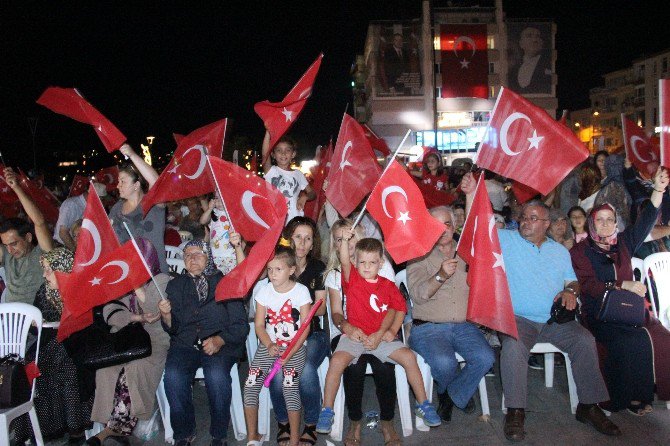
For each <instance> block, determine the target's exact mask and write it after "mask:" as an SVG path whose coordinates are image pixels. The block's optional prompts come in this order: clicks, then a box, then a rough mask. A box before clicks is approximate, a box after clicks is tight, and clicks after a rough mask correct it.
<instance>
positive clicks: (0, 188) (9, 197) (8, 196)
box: [0, 164, 19, 204]
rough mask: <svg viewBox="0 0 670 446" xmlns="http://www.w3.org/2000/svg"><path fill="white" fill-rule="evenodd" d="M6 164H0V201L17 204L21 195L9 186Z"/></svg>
mask: <svg viewBox="0 0 670 446" xmlns="http://www.w3.org/2000/svg"><path fill="white" fill-rule="evenodd" d="M4 172H5V166H4V165H3V164H0V203H3V204H16V203H17V202H18V201H19V197H18V196H17V195H16V193H15V192H14V191H13V190H12V188H11V187H9V184H7V181H5V174H4Z"/></svg>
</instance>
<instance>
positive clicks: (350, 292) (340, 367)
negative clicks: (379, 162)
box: [316, 229, 441, 434]
mask: <svg viewBox="0 0 670 446" xmlns="http://www.w3.org/2000/svg"><path fill="white" fill-rule="evenodd" d="M353 235H354V232H353V229H348V230H345V231H344V233H343V238H344V239H345V240H347V241H348V240H349V239H351V238H352V237H353ZM383 254H384V247H383V246H382V243H381V242H380V241H379V240H377V239H373V238H364V239H362V240H360V241H359V242H358V243H356V257H355V261H356V268H352V267H351V266H352V265H351V261H350V260H349V259H350V256H349V243H346V242H344V241H343V243H341V244H340V261H341V268H342V271H341V273H342V291H343V292H344V295H345V296H346V306H347V320H346V321H345V322H343V324H344V323H347V324H350V325H352V326H353V327H354V328H355V329H354V331H353V333H352V334H351V336H347V335H342V336H341V338H340V342H339V343H338V344H337V348H336V349H335V352H334V353H333V357H332V358H331V360H330V366H329V367H328V373H327V374H326V388H325V389H324V392H323V409H321V414H319V421H318V422H317V424H316V431H317V432H318V433H320V434H328V433H330V431H331V428H332V425H333V420H334V418H335V412H334V411H333V404H334V402H335V394H336V393H337V390H338V388H339V385H340V378H341V377H342V373H343V372H344V369H345V368H347V366H349V364H351V363H352V362H353V363H355V362H357V361H358V358H359V357H360V356H361V355H362V354H363V353H367V354H371V355H374V356H376V357H377V358H379V360H381V361H384V362H392V363H395V364H400V365H401V366H403V367H404V368H405V372H406V373H407V380H408V381H409V384H410V386H411V387H412V390H413V391H414V395H415V396H416V400H417V401H419V402H421V404H417V406H416V409H415V412H416V414H417V416H420V417H421V418H423V419H424V421H425V423H426V425H428V426H439V425H440V424H441V420H440V417H439V415H437V412H436V411H435V408H434V407H433V405H432V404H431V403H430V402H428V400H427V399H426V391H425V387H424V384H423V378H422V377H421V372H420V371H419V365H418V364H417V362H416V356H415V355H414V353H413V352H412V350H410V349H409V348H407V347H406V346H405V344H403V343H402V342H400V341H398V340H396V339H395V338H396V333H392V332H391V331H390V330H389V329H390V327H391V324H392V322H393V319H394V318H395V316H396V312H398V311H399V312H401V313H405V311H406V307H405V301H404V299H403V297H402V295H401V294H400V291H398V289H397V288H396V286H395V284H394V283H393V282H391V281H390V280H388V279H385V278H383V277H380V276H379V275H378V273H379V270H380V269H381V267H382V262H383V261H384V260H383Z"/></svg>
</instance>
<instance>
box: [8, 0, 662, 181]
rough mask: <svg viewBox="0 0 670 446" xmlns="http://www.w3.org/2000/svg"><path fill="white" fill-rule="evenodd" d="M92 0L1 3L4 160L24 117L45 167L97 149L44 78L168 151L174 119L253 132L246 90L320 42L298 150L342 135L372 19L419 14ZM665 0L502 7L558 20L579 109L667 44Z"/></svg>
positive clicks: (277, 92)
mask: <svg viewBox="0 0 670 446" xmlns="http://www.w3.org/2000/svg"><path fill="white" fill-rule="evenodd" d="M8 3H9V4H8ZM97 3H98V2H83V1H79V2H74V1H69V2H53V1H51V2H37V1H22V2H19V1H16V2H3V4H2V5H1V6H0V36H1V37H0V39H1V40H0V42H1V43H0V55H1V57H2V67H3V69H2V73H1V74H0V76H1V79H2V81H1V82H0V148H1V149H2V152H3V154H4V156H5V160H6V161H7V163H8V164H10V165H19V166H21V167H24V168H29V167H31V166H32V137H31V132H30V126H29V118H31V117H32V118H35V117H36V118H38V120H37V130H36V137H35V146H36V148H37V153H38V161H37V164H38V168H39V169H41V170H42V169H48V168H50V167H53V165H54V158H57V157H58V156H59V153H62V152H64V151H71V152H82V153H85V152H90V151H91V150H92V149H94V148H97V149H98V152H100V151H101V149H102V144H101V143H100V141H99V140H98V139H97V137H96V136H95V133H94V132H93V130H92V129H91V128H90V127H88V126H85V125H83V124H80V123H77V122H74V121H71V120H69V119H68V118H65V117H61V116H58V115H56V114H54V113H52V112H50V111H49V110H47V109H45V108H43V107H41V106H39V105H37V104H35V100H36V99H37V98H38V97H39V95H40V94H41V93H42V91H43V90H44V89H45V88H46V87H48V86H62V87H77V88H79V90H80V91H81V92H82V94H83V95H84V96H85V97H86V98H87V99H88V100H89V101H90V102H91V103H92V104H93V105H94V106H96V107H97V108H98V109H99V110H100V111H101V112H102V113H103V114H104V115H106V116H107V117H108V118H109V119H110V120H111V121H112V122H114V123H115V124H116V125H117V127H119V129H120V130H121V131H122V132H124V133H125V135H126V136H127V137H128V138H129V142H130V143H131V145H133V146H134V147H135V148H136V149H138V148H139V144H140V143H141V142H145V139H144V138H145V137H146V136H148V135H153V136H156V141H155V144H154V151H155V152H156V153H167V152H169V151H171V150H173V149H174V146H175V144H174V142H173V140H172V132H177V133H188V132H189V131H191V130H193V129H195V128H197V127H200V126H202V125H205V124H208V123H210V122H212V121H215V120H218V119H221V118H223V117H230V118H233V119H234V120H235V122H234V127H233V132H232V136H233V137H235V136H241V135H244V136H247V137H249V138H250V139H251V141H252V142H258V143H260V140H261V138H262V136H263V126H262V122H261V121H260V119H259V118H258V117H257V116H256V115H255V113H254V112H253V104H254V103H255V102H257V101H260V100H264V99H269V100H271V101H279V100H281V99H282V97H283V96H284V95H285V94H286V93H287V92H288V90H289V89H290V88H291V87H292V86H293V84H294V83H295V82H296V81H297V79H298V78H299V77H300V75H301V74H302V73H303V72H304V71H305V70H306V69H307V67H308V66H309V65H310V64H311V63H312V62H313V60H314V59H315V58H316V56H317V55H318V54H319V52H320V51H323V52H324V53H325V57H324V60H323V64H322V67H321V71H320V73H319V76H318V77H317V81H316V85H315V89H314V93H313V95H312V98H311V99H310V101H308V103H307V106H306V107H305V109H304V111H303V113H302V115H301V117H300V119H299V120H298V122H297V124H296V125H295V126H294V127H293V129H292V132H291V133H292V134H293V135H294V136H296V137H297V138H298V139H299V141H300V142H301V149H303V152H304V153H306V152H307V149H308V148H309V150H312V149H313V147H314V145H316V144H318V143H324V142H326V141H327V140H328V138H329V137H330V136H331V135H332V136H336V135H337V131H338V127H339V124H340V121H341V117H342V113H343V111H344V109H345V106H346V104H347V102H348V101H350V99H351V89H350V83H351V77H350V74H349V70H350V67H351V63H352V62H353V61H354V58H355V55H356V54H361V53H362V51H363V46H364V43H365V36H366V32H367V26H368V23H369V21H371V20H384V19H392V20H408V19H412V18H419V17H420V15H421V2H420V1H419V0H406V1H399V0H383V1H382V0H378V1H333V2H324V1H317V0H313V1H311V2H304V1H290V2H279V1H273V2H271V1H256V2H255V1H217V2H211V3H209V2H207V3H205V2H202V4H200V3H201V2H146V1H133V2H107V3H106V4H105V5H98V4H97ZM434 3H435V4H436V5H441V4H445V3H447V2H442V1H435V2H434ZM481 3H482V4H487V3H489V2H487V1H482V2H481ZM663 3H664V2H651V1H638V2H629V1H611V0H610V1H600V0H599V1H587V0H583V1H572V0H570V1H563V0H561V1H556V0H554V1H543V0H535V1H511V0H509V1H505V2H504V9H505V11H506V13H507V16H508V17H510V18H512V17H528V18H549V19H553V20H554V21H556V23H557V25H558V33H557V36H556V48H557V50H558V61H557V72H558V78H559V85H558V99H559V108H568V109H577V108H584V107H587V106H588V105H589V100H588V89H589V88H591V87H594V86H597V85H600V84H601V82H602V80H601V77H600V76H601V75H602V74H603V73H605V72H607V71H612V70H615V69H619V68H623V67H626V66H628V65H630V63H631V62H632V60H633V59H635V58H637V57H640V56H641V55H643V54H645V53H646V54H651V53H654V52H657V51H660V50H663V49H665V48H668V47H670V26H669V25H670V24H669V23H668V17H670V14H668V11H667V10H664V11H660V10H658V5H661V4H663ZM103 151H104V150H103ZM106 158H108V162H106V161H107V159H106ZM100 162H101V163H102V164H111V163H112V158H111V157H110V156H109V155H106V154H102V155H101V159H100Z"/></svg>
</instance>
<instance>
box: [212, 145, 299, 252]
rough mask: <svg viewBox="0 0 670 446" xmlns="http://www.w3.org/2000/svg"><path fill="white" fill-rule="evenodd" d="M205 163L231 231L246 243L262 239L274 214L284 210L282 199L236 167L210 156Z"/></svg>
mask: <svg viewBox="0 0 670 446" xmlns="http://www.w3.org/2000/svg"><path fill="white" fill-rule="evenodd" d="M209 162H210V163H211V165H212V171H213V172H214V178H215V179H216V182H217V183H218V185H219V187H220V188H221V198H222V200H223V202H224V204H225V206H226V210H227V211H228V215H229V216H230V221H231V223H232V225H233V227H234V228H235V231H236V232H239V233H240V235H242V237H244V239H245V240H247V241H250V242H255V241H257V240H260V239H261V238H263V236H264V235H265V233H266V232H267V231H268V230H269V229H270V227H271V226H272V224H273V222H274V220H275V219H276V218H277V214H279V213H281V211H282V209H286V198H285V197H284V195H283V194H282V193H281V192H280V191H279V190H278V189H277V188H276V187H274V186H273V185H272V184H270V183H268V182H267V181H265V180H264V179H263V178H261V177H259V176H257V175H253V174H251V172H249V171H248V170H246V169H243V168H241V167H240V166H238V165H236V164H233V163H229V162H228V161H224V160H222V159H220V158H216V157H213V156H210V157H209ZM284 217H285V216H284Z"/></svg>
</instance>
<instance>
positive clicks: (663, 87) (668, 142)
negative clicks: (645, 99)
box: [658, 79, 670, 169]
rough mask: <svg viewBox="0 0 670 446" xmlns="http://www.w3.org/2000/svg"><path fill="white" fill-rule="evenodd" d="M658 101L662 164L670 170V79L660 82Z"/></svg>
mask: <svg viewBox="0 0 670 446" xmlns="http://www.w3.org/2000/svg"><path fill="white" fill-rule="evenodd" d="M658 101H659V104H658V109H659V110H660V116H659V120H660V121H659V122H660V123H661V135H660V139H661V153H660V155H661V156H660V162H661V165H662V166H663V167H667V168H669V169H670V79H659V80H658Z"/></svg>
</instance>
